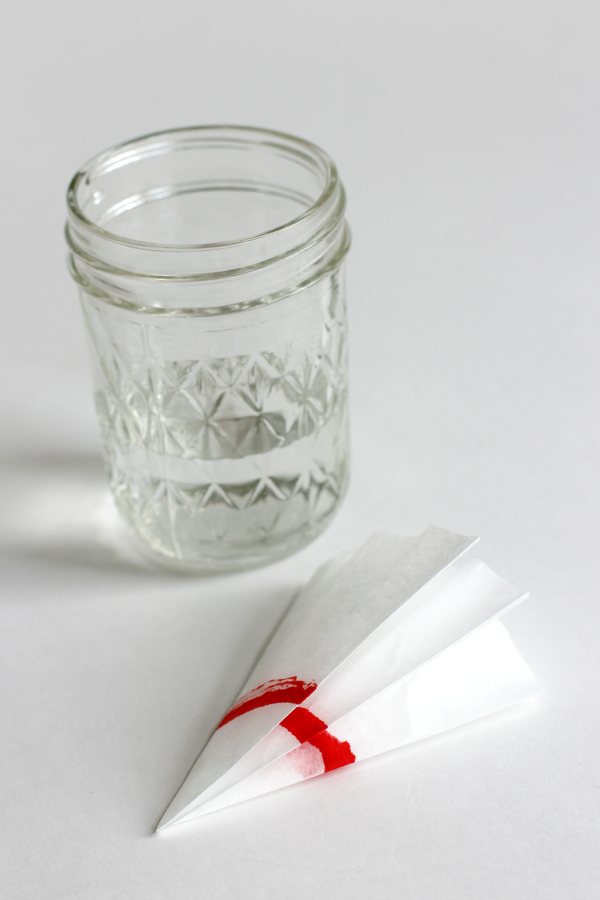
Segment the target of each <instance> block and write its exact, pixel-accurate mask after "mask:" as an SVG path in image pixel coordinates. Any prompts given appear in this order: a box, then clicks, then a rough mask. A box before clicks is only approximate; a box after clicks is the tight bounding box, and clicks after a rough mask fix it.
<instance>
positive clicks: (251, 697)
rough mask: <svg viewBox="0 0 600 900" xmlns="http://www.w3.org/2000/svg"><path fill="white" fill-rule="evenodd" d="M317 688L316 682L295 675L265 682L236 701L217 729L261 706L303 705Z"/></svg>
mask: <svg viewBox="0 0 600 900" xmlns="http://www.w3.org/2000/svg"><path fill="white" fill-rule="evenodd" d="M316 687H317V683H316V682H315V681H301V680H300V679H299V678H297V677H296V676H295V675H291V676H290V677H289V678H276V679H272V680H271V681H265V683H264V684H259V685H258V687H255V688H253V689H252V690H251V691H248V692H247V693H246V694H244V695H243V697H240V699H239V700H236V702H235V703H234V704H233V706H232V707H231V709H230V710H229V712H228V713H227V715H226V716H225V717H224V718H223V719H222V721H221V722H220V723H219V725H218V726H217V727H218V728H222V727H223V725H226V724H227V723H228V722H231V721H232V720H233V719H237V717H238V716H243V715H244V713H247V712H250V710H252V709H259V707H261V706H270V705H271V704H272V703H295V704H297V703H302V701H303V700H304V699H305V698H306V697H308V696H309V694H312V692H313V691H314V690H316Z"/></svg>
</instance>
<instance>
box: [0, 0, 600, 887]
mask: <svg viewBox="0 0 600 900" xmlns="http://www.w3.org/2000/svg"><path fill="white" fill-rule="evenodd" d="M599 10H600V8H599V7H598V3H597V0H593V2H581V0H563V2H556V0H539V2H536V0H519V2H516V0H514V2H513V0H504V2H501V0H489V2H481V0H460V2H452V0H450V2H449V0H437V2H431V0H409V2H406V0H404V2H396V3H394V2H391V0H390V2H383V0H375V2H373V0H371V2H370V3H358V2H350V0H346V2H338V0H320V2H317V0H304V2H296V0H247V2H242V0H240V2H231V0H221V2H218V3H215V2H211V3H209V2H202V0H200V2H199V0H194V2H191V0H190V2H187V0H171V2H163V3H160V2H141V0H140V2H134V0H118V2H117V0H104V2H103V3H92V2H89V0H77V2H75V0H55V2H52V3H42V2H38V3H31V2H26V0H21V2H18V3H17V2H13V3H11V4H7V7H6V9H5V10H4V12H3V16H2V20H3V21H2V30H3V34H2V49H1V53H0V66H1V69H2V81H1V83H2V95H3V103H2V120H1V121H2V126H3V128H2V132H3V138H2V142H1V146H0V153H1V158H2V169H1V178H2V195H1V196H2V207H1V226H2V241H1V247H2V254H3V264H2V292H3V302H2V312H1V328H0V339H1V342H2V348H1V350H0V367H1V372H2V375H1V377H2V386H3V390H2V398H1V403H2V423H1V424H2V457H1V464H2V488H1V494H0V498H1V499H0V559H1V563H2V576H1V582H0V586H1V588H2V602H1V605H0V642H1V645H2V648H1V654H0V665H1V668H2V691H1V698H0V706H1V710H0V712H1V717H2V718H1V721H2V725H1V729H2V738H1V741H0V757H1V765H0V772H1V775H0V777H1V779H2V785H1V802H0V816H1V825H0V828H1V837H0V852H1V853H2V856H3V861H2V864H1V865H0V885H1V886H0V895H1V896H2V898H7V900H32V898H43V900H67V898H82V900H111V898H115V900H116V898H118V900H142V898H143V900H186V898H199V897H202V898H204V897H206V898H211V900H220V898H230V897H231V898H244V900H246V898H283V900H288V898H290V900H295V898H305V897H307V896H311V897H315V898H321V897H323V898H325V897H327V898H332V900H334V898H335V900H337V898H344V900H346V898H371V897H374V898H388V897H390V898H392V897H402V898H403V900H414V898H426V900H428V898H434V897H435V898H443V900H452V898H457V900H458V898H460V900H470V898H473V900H487V898H494V900H496V898H498V900H505V898H511V900H512V898H527V900H535V898H540V900H553V898H569V900H575V898H577V900H579V898H586V900H588V898H594V897H600V844H599V837H600V802H599V795H600V763H599V761H598V760H599V750H600V741H599V737H600V735H599V730H600V729H599V712H598V710H599V708H600V690H599V685H598V663H597V658H598V646H599V644H600V633H599V632H600V627H599V616H598V574H597V573H598V537H599V534H598V509H599V500H600V497H599V493H600V491H599V486H598V482H599V478H598V473H599V466H598V445H599V439H600V425H599V419H598V383H599V382H598V378H599V375H600V362H599V352H598V347H599V329H598V319H599V297H598V290H599V287H600V214H599V201H600V168H599V167H600V153H599V151H600V115H599V114H600V104H599V99H600V97H599V87H600V53H599V46H600V27H599V26H600V12H599ZM215 122H216V123H236V124H248V125H260V126H265V127H271V128H275V129H280V130H283V131H290V132H292V133H295V134H298V135H301V136H303V137H305V138H308V139H310V140H312V141H314V142H316V143H318V144H320V145H321V146H322V147H323V148H325V149H326V150H327V151H328V152H329V153H330V154H331V155H332V156H333V158H334V159H335V160H336V162H337V164H338V167H339V170H340V173H341V176H342V179H343V181H344V183H345V185H346V189H347V193H348V198H349V206H348V218H349V221H350V224H351V227H352V230H353V236H354V244H353V247H352V250H351V253H350V257H349V261H348V292H349V309H350V323H351V390H352V424H353V475H352V484H351V488H350V492H349V495H348V498H347V500H346V502H345V504H344V506H343V508H342V510H341V511H340V513H339V515H338V517H337V518H336V520H335V521H334V523H333V524H332V525H331V527H330V528H329V530H328V531H327V532H326V534H325V535H323V536H322V537H321V538H320V539H319V540H318V541H317V542H316V543H314V544H313V545H312V546H311V547H310V548H308V549H307V550H305V551H304V552H302V553H300V554H299V555H297V556H296V557H293V558H290V559H289V560H287V561H284V562H282V563H279V564H277V565H275V566H272V567H270V568H268V569H264V570H262V571H258V572H252V573H248V574H244V575H236V576H233V577H224V578H219V579H210V580H199V579H187V578H179V577H175V576H172V575H169V574H155V573H153V572H151V571H150V570H149V569H147V568H145V567H144V566H143V565H141V564H140V563H139V562H137V561H136V559H135V557H134V556H132V554H131V552H130V551H129V550H128V549H127V543H126V539H125V536H124V534H123V532H122V530H121V528H120V526H119V525H118V523H117V522H116V520H115V518H114V515H113V512H112V510H111V506H110V500H108V499H107V494H106V489H105V487H104V481H103V475H102V469H101V463H100V460H99V442H98V437H97V430H96V424H95V421H94V414H93V408H92V400H91V383H90V376H89V373H88V367H87V358H86V350H85V344H84V335H83V328H82V324H81V321H80V313H79V309H78V304H77V300H76V290H75V286H74V285H73V284H72V283H71V282H70V280H69V277H68V275H67V272H66V267H65V250H64V243H63V235H62V227H63V221H64V215H65V212H64V192H65V188H66V185H67V182H68V180H69V179H70V177H71V176H72V174H73V173H74V172H75V170H76V169H77V168H78V167H79V165H80V164H81V163H83V162H84V161H85V160H87V159H88V158H89V157H90V156H92V155H94V154H95V153H96V152H98V151H100V150H102V149H104V148H105V147H108V146H109V145H111V144H113V143H115V142H119V141H122V140H125V139H128V138H131V137H135V136H137V135H139V134H143V133H145V132H148V131H154V130H158V129H161V128H169V127H175V126H178V125H188V124H205V123H215ZM429 522H435V523H436V524H439V525H442V526H444V527H447V528H450V529H452V530H456V531H461V532H463V533H467V534H473V533H476V534H480V535H481V536H482V539H483V540H482V544H481V545H480V553H481V555H482V556H483V558H485V560H486V561H487V562H488V563H489V564H490V565H491V566H492V567H494V568H495V569H496V570H497V571H498V572H499V573H500V574H502V575H504V576H505V577H507V578H509V579H510V580H511V581H512V582H513V583H514V584H516V585H517V586H519V587H523V588H529V589H530V591H531V600H530V601H529V602H528V603H526V604H525V605H524V606H523V607H521V608H520V609H519V610H517V611H515V612H513V613H511V614H510V616H509V617H508V619H507V624H508V625H509V627H510V630H511V634H512V636H513V639H514V641H515V643H516V644H517V646H518V647H519V649H520V650H521V652H522V653H523V654H524V656H525V657H526V659H527V660H528V661H529V663H530V665H531V666H532V668H533V669H534V671H535V672H536V674H537V675H538V676H539V677H540V678H541V679H542V680H543V681H544V682H545V684H546V685H547V687H548V692H547V694H546V695H545V696H544V698H543V699H542V700H541V701H540V702H539V703H538V704H537V705H534V706H533V707H532V708H528V709H524V710H522V711H520V712H516V713H512V714H504V715H502V716H499V717H496V718H494V719H493V720H490V721H489V722H487V723H481V724H479V725H476V726H471V727H468V728H464V729H461V730H459V731H457V732H456V733H454V734H452V735H450V736H447V737H446V738H440V739H436V740H432V741H429V742H426V743H425V744H423V745H420V746H417V747H415V748H413V749H412V750H409V751H398V752H395V753H391V754H387V755H386V756H384V757H381V758H379V759H377V760H373V761H371V762H368V763H364V764H361V765H357V766H354V767H350V768H349V769H346V770H340V771H338V772H334V773H332V774H331V775H328V776H325V777H323V778H320V779H315V780H314V781H312V782H308V783H306V784H301V785H298V786H296V787H294V788H291V789H288V790H285V791H280V792H278V793H276V794H273V795H271V796H269V797H266V798H262V799H258V800H255V801H251V802H249V803H247V804H244V805H242V806H240V807H238V808H234V809H231V810H229V811H226V812H223V813H220V814H217V815H214V816H211V817H207V818H206V819H205V820H200V821H199V822H198V823H197V824H194V825H191V826H186V827H181V828H179V829H173V831H172V832H167V834H166V835H164V836H162V835H161V836H160V837H157V836H154V835H153V834H152V831H153V827H154V825H155V823H156V821H157V820H158V819H159V817H160V815H161V813H162V812H163V810H164V808H165V807H166V805H167V803H168V802H169V800H170V798H171V796H172V794H173V793H174V792H175V790H176V789H177V787H178V786H179V784H180V782H181V780H182V778H183V776H184V774H185V772H186V770H187V768H188V767H189V765H190V764H191V762H192V761H193V759H194V757H195V755H196V752H197V751H198V749H199V747H200V746H201V744H202V743H203V742H204V740H205V739H206V737H207V736H208V734H209V733H210V731H211V729H212V728H213V727H214V725H215V724H216V722H218V720H219V719H220V717H221V716H222V714H223V713H224V711H225V710H226V709H227V707H228V705H229V703H230V701H231V699H232V698H233V697H234V696H235V694H236V693H237V690H238V688H239V686H240V683H241V682H242V681H243V680H244V678H245V676H246V674H247V671H248V670H249V668H250V666H251V664H252V661H253V659H254V658H255V656H256V654H257V653H258V652H259V650H260V647H261V645H262V643H263V641H264V640H265V638H266V637H267V635H268V633H269V631H270V629H271V628H272V626H273V624H274V622H275V621H276V620H277V617H278V616H279V615H280V614H281V612H282V610H283V609H284V608H285V606H286V604H287V603H288V601H289V599H290V597H291V595H292V592H293V590H294V589H295V588H296V587H297V586H298V585H299V584H300V583H302V582H303V581H304V580H305V579H306V577H307V576H308V575H309V574H310V573H311V572H312V570H313V569H314V568H315V567H316V565H317V564H318V563H319V562H320V561H322V560H324V559H326V558H328V557H329V556H331V555H332V554H333V553H335V552H337V551H339V550H341V549H345V548H347V547H350V546H353V545H356V544H359V543H361V542H362V541H363V540H365V539H366V538H367V537H368V535H369V534H370V533H371V532H372V531H374V530H376V529H379V530H381V529H385V530H390V531H394V532H397V533H399V534H415V533H417V532H418V531H420V530H421V529H422V528H423V527H424V526H425V525H426V524H428V523H429Z"/></svg>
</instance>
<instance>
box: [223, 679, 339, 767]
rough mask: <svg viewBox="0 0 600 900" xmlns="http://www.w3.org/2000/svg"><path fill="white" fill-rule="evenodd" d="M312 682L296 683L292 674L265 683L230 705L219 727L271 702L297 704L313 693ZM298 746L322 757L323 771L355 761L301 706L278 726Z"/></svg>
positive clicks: (298, 680) (321, 724)
mask: <svg viewBox="0 0 600 900" xmlns="http://www.w3.org/2000/svg"><path fill="white" fill-rule="evenodd" d="M316 687H317V684H316V682H314V681H300V679H299V678H296V676H295V675H292V676H291V677H290V678H277V679H273V680H271V681H265V683H264V684H259V686H258V687H256V688H253V690H251V691H248V693H247V694H244V696H243V697H240V699H239V700H237V701H236V703H234V705H233V706H232V707H231V709H230V710H229V712H228V713H227V715H226V716H225V718H224V719H223V720H222V722H221V723H220V725H219V726H218V727H219V728H221V727H222V726H223V725H226V724H227V722H231V721H232V720H233V719H237V717H238V716H243V715H244V713H247V712H250V710H252V709H259V707H261V706H270V705H271V704H272V703H295V704H299V703H302V701H303V700H304V699H305V698H306V697H308V696H310V694H312V692H313V691H314V690H316ZM280 724H281V725H283V727H284V728H285V729H287V731H289V732H290V734H293V735H294V737H295V738H296V740H297V741H298V742H299V743H300V744H311V745H312V746H313V747H314V748H315V749H316V750H318V751H319V753H320V754H321V756H322V757H323V764H324V766H325V771H326V772H331V770H332V769H339V768H341V767H342V766H348V765H350V763H353V762H355V761H356V757H355V755H354V753H353V752H352V749H351V747H350V744H349V743H348V741H340V740H338V739H337V738H336V737H334V736H333V735H332V734H330V733H329V732H328V731H327V724H326V723H325V722H323V721H322V719H319V718H318V716H315V715H314V713H311V711H310V710H309V709H306V708H305V707H303V706H298V705H297V706H296V708H295V709H293V710H292V711H291V713H289V715H287V716H286V717H285V719H283V721H282V722H281V723H280Z"/></svg>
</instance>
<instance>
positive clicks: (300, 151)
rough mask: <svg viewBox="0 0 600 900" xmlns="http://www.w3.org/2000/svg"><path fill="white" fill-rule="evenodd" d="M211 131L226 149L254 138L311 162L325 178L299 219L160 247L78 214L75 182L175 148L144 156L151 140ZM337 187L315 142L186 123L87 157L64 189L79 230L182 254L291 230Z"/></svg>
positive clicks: (136, 246)
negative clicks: (204, 240) (234, 235)
mask: <svg viewBox="0 0 600 900" xmlns="http://www.w3.org/2000/svg"><path fill="white" fill-rule="evenodd" d="M211 133H213V134H214V135H215V137H216V138H217V139H219V138H220V139H221V141H224V142H227V144H228V145H230V146H231V145H232V144H244V143H250V141H249V140H248V139H249V138H250V136H254V137H255V138H257V139H258V140H254V141H253V142H252V143H255V144H257V145H258V146H262V147H272V148H273V149H274V150H275V151H282V150H287V151H288V152H290V151H291V152H292V153H295V155H296V156H298V158H302V157H304V159H306V158H308V159H309V160H310V161H311V162H312V163H313V164H317V165H320V166H321V168H322V170H323V173H324V175H325V185H324V188H323V190H322V191H321V194H320V195H319V197H318V198H317V199H316V200H315V201H314V202H313V203H312V204H311V205H310V206H309V207H307V209H305V210H304V211H303V212H302V213H301V214H300V215H298V216H295V217H294V218H293V219H290V220H289V221H287V222H284V223H283V224H282V225H278V226H277V227H276V228H272V229H269V230H268V231H264V232H260V233H259V234H253V235H250V236H249V237H244V238H237V239H235V240H227V241H216V242H212V243H201V244H164V243H154V242H149V241H138V240H135V239H132V238H127V237H122V236H121V235H118V234H115V233H114V232H112V231H108V230H107V229H105V228H102V227H101V226H100V225H97V224H96V223H95V222H93V221H92V220H91V219H89V218H88V217H87V216H86V215H85V214H84V212H83V211H82V209H81V207H80V206H79V203H78V201H77V189H78V187H79V185H80V184H81V181H82V180H83V179H85V178H88V177H89V176H90V174H91V173H92V172H94V171H95V172H96V173H101V172H103V171H104V172H106V171H110V169H111V168H115V167H117V166H118V165H125V164H126V162H127V159H128V157H132V158H131V161H132V162H133V161H134V159H135V158H137V159H143V158H147V157H148V156H153V155H155V154H157V153H161V152H162V153H166V152H169V149H170V150H171V151H173V150H176V149H177V146H176V144H175V142H173V144H171V145H170V146H168V145H167V144H166V143H163V144H162V145H161V144H154V145H153V144H149V146H148V147H147V148H146V150H145V152H144V150H143V149H142V147H143V144H145V143H147V142H152V141H154V140H157V139H160V138H163V139H165V140H166V141H168V140H169V139H175V140H176V139H177V137H183V136H184V135H190V136H194V137H197V138H199V139H200V140H202V138H203V137H204V136H205V135H206V138H208V136H209V135H210V134H211ZM134 151H137V152H136V153H135V156H134V155H133V153H134ZM338 185H339V176H338V171H337V168H336V166H335V163H334V162H333V160H332V159H331V157H330V156H329V155H328V154H327V153H325V151H324V150H322V149H321V148H320V147H318V146H317V145H316V144H313V143H311V142H310V141H306V140H304V138H299V137H296V136H295V135H292V134H287V133H286V132H283V131H274V130H272V129H269V128H257V127H253V126H250V125H192V126H188V127H183V128H181V127H180V128H170V129H165V130H163V131H155V132H151V133H150V134H145V135H142V136H141V137H137V138H133V139H132V140H128V141H124V142H123V143H120V144H115V145H113V146H112V147H109V148H108V149H107V150H104V151H102V152H101V153H99V154H97V155H96V156H94V157H92V159H90V160H88V162H87V163H85V165H83V166H82V167H81V168H80V169H79V170H78V171H77V172H76V174H75V175H74V176H73V178H72V179H71V182H70V183H69V187H68V189H67V206H68V209H69V213H70V214H71V215H72V216H73V217H74V218H75V220H76V221H77V222H78V223H79V224H80V225H81V226H83V227H84V228H85V229H86V230H89V231H90V232H92V233H93V234H94V235H96V236H97V237H98V238H101V239H102V240H104V241H110V242H111V243H115V244H119V245H121V246H123V247H128V248H131V249H138V250H151V251H158V252H160V251H161V250H164V251H167V252H173V251H183V252H184V251H186V250H188V251H196V252H197V251H202V250H219V249H226V248H229V247H231V248H233V247H241V246H251V245H252V243H253V242H256V241H260V240H264V239H265V238H267V237H269V236H270V235H276V234H281V233H283V232H285V231H287V230H290V229H293V228H294V227H295V226H297V225H298V224H299V223H301V222H305V221H306V220H307V219H309V218H311V216H314V215H315V214H316V213H318V212H319V211H320V210H321V209H322V208H323V207H324V206H325V205H326V204H327V203H328V201H329V199H330V198H331V196H332V194H333V193H334V192H335V191H336V189H337V188H338Z"/></svg>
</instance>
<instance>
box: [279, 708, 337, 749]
mask: <svg viewBox="0 0 600 900" xmlns="http://www.w3.org/2000/svg"><path fill="white" fill-rule="evenodd" d="M279 724H280V725H283V727H284V728H287V730H288V731H289V732H290V733H291V734H293V735H294V737H295V738H296V740H297V741H299V742H300V743H301V744H303V743H304V741H307V740H308V739H309V738H310V737H312V736H313V734H317V732H319V731H322V730H323V729H324V728H327V723H326V722H323V721H322V720H321V719H319V718H318V717H317V716H315V715H314V714H313V713H311V711H310V709H305V708H304V706H297V707H296V709H293V710H292V711H291V713H290V714H289V716H286V717H285V719H284V720H283V722H280V723H279Z"/></svg>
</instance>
